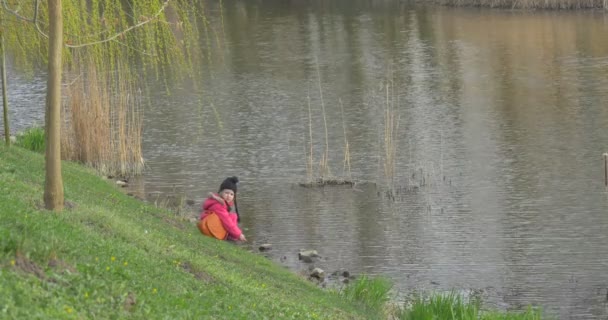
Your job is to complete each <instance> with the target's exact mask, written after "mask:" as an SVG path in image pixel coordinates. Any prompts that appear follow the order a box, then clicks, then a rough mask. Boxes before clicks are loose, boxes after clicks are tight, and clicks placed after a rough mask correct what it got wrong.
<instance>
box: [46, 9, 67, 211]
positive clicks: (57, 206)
mask: <svg viewBox="0 0 608 320" xmlns="http://www.w3.org/2000/svg"><path fill="white" fill-rule="evenodd" d="M48 6H49V62H48V68H49V70H48V80H47V89H46V114H45V140H46V152H45V156H46V162H45V164H46V167H45V169H46V180H45V184H44V206H45V208H46V209H48V210H53V211H57V212H59V211H62V210H63V179H62V177H61V139H60V138H61V136H60V134H61V71H62V69H63V66H62V60H61V53H62V49H63V15H62V12H61V9H62V5H61V0H48Z"/></svg>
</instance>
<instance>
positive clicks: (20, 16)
mask: <svg viewBox="0 0 608 320" xmlns="http://www.w3.org/2000/svg"><path fill="white" fill-rule="evenodd" d="M169 1H171V0H165V2H163V5H162V6H161V7H160V9H159V10H158V12H156V13H155V14H154V15H152V17H149V18H147V19H145V20H143V21H141V22H139V23H138V24H135V25H132V26H130V27H128V28H126V29H124V30H123V31H121V32H118V33H116V34H114V35H113V36H111V37H109V38H106V39H103V40H99V41H93V42H88V43H81V44H68V43H64V46H66V47H68V48H82V47H87V46H92V45H96V44H102V43H106V42H110V41H114V40H115V39H117V38H119V37H122V36H124V35H125V34H126V33H127V32H129V31H132V30H134V29H137V28H139V27H141V26H143V25H145V24H147V23H149V22H152V21H155V20H157V19H158V16H160V15H161V14H162V13H163V12H164V11H165V8H167V6H168V5H169ZM38 4H39V0H35V2H34V18H33V19H28V18H27V17H24V16H22V15H20V14H19V12H18V11H17V10H12V9H11V8H9V6H8V4H7V3H6V0H2V6H3V7H4V9H5V10H6V11H7V12H9V13H11V14H13V15H14V16H15V17H17V18H18V19H19V20H23V21H27V22H31V23H33V24H34V25H35V26H36V30H37V31H38V33H39V34H40V35H42V36H43V37H45V38H47V39H48V38H49V36H48V35H47V34H46V33H44V31H42V29H40V26H39V25H38Z"/></svg>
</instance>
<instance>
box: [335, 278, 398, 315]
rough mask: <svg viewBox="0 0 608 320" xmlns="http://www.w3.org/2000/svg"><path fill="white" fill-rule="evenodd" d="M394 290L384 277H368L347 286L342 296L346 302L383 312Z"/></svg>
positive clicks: (342, 291)
mask: <svg viewBox="0 0 608 320" xmlns="http://www.w3.org/2000/svg"><path fill="white" fill-rule="evenodd" d="M391 288H392V284H391V283H390V281H389V280H388V279H386V278H383V277H375V278H370V277H368V276H366V275H363V276H361V277H359V278H358V279H357V280H355V281H354V282H352V283H350V284H349V285H347V286H345V287H344V288H343V289H342V290H341V291H340V295H341V296H342V297H344V298H346V300H348V301H351V302H355V303H362V304H364V305H365V306H367V307H369V308H371V309H373V310H378V311H380V310H382V309H383V308H384V306H385V304H386V303H387V302H388V301H389V298H390V297H389V292H390V290H391Z"/></svg>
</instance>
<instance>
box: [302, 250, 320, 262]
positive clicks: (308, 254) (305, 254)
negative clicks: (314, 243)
mask: <svg viewBox="0 0 608 320" xmlns="http://www.w3.org/2000/svg"><path fill="white" fill-rule="evenodd" d="M317 257H319V254H318V253H317V250H304V249H302V250H300V252H299V253H298V259H299V260H302V261H304V262H305V263H311V262H313V261H314V259H313V258H317Z"/></svg>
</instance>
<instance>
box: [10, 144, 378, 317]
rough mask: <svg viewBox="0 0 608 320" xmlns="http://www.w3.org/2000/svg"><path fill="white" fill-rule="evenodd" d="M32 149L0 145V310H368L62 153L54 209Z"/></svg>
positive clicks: (175, 313) (113, 313) (92, 313)
mask: <svg viewBox="0 0 608 320" xmlns="http://www.w3.org/2000/svg"><path fill="white" fill-rule="evenodd" d="M43 160H44V159H43V156H42V155H40V154H37V153H32V152H29V151H27V150H24V149H21V148H6V147H0V221H2V223H0V318H3V319H118V318H121V319H122V318H126V319H378V318H379V317H380V315H379V313H378V312H377V311H376V310H375V309H373V308H368V307H366V306H364V305H361V303H360V302H357V303H354V302H352V301H350V300H348V299H343V297H342V296H340V295H339V294H336V293H332V292H330V291H323V290H321V289H319V288H318V287H316V286H315V285H313V284H312V283H310V282H308V281H305V280H303V279H302V278H300V277H298V276H297V275H295V274H294V273H292V272H290V271H288V270H285V269H284V268H282V267H281V266H279V265H277V264H275V263H273V262H271V261H269V260H268V259H266V258H264V257H262V256H260V255H256V254H253V253H249V252H247V251H246V250H245V249H243V248H240V247H238V246H235V245H232V244H229V243H226V242H220V241H217V240H213V239H210V238H206V237H203V236H202V235H200V233H199V232H198V230H197V229H196V227H195V226H194V225H193V224H191V223H189V222H186V221H183V220H181V219H179V218H178V217H175V215H173V214H171V213H169V212H167V211H164V210H161V209H156V208H154V207H152V206H149V205H146V204H143V203H141V202H139V201H137V200H135V199H132V198H130V197H128V196H126V195H124V194H123V193H121V192H120V191H119V190H118V189H117V188H116V187H115V186H114V185H112V184H111V183H110V182H108V181H105V180H103V179H101V178H99V177H97V176H96V175H95V174H94V172H93V171H92V170H91V169H86V168H83V167H81V166H79V165H76V164H73V163H66V162H64V166H63V177H64V185H65V196H66V200H67V201H69V202H70V203H71V204H73V205H74V207H73V208H72V209H68V210H65V211H64V212H62V213H52V212H49V211H45V210H44V209H42V208H43V206H42V195H43V182H44V181H43V180H44V171H43V170H44V162H43Z"/></svg>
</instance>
